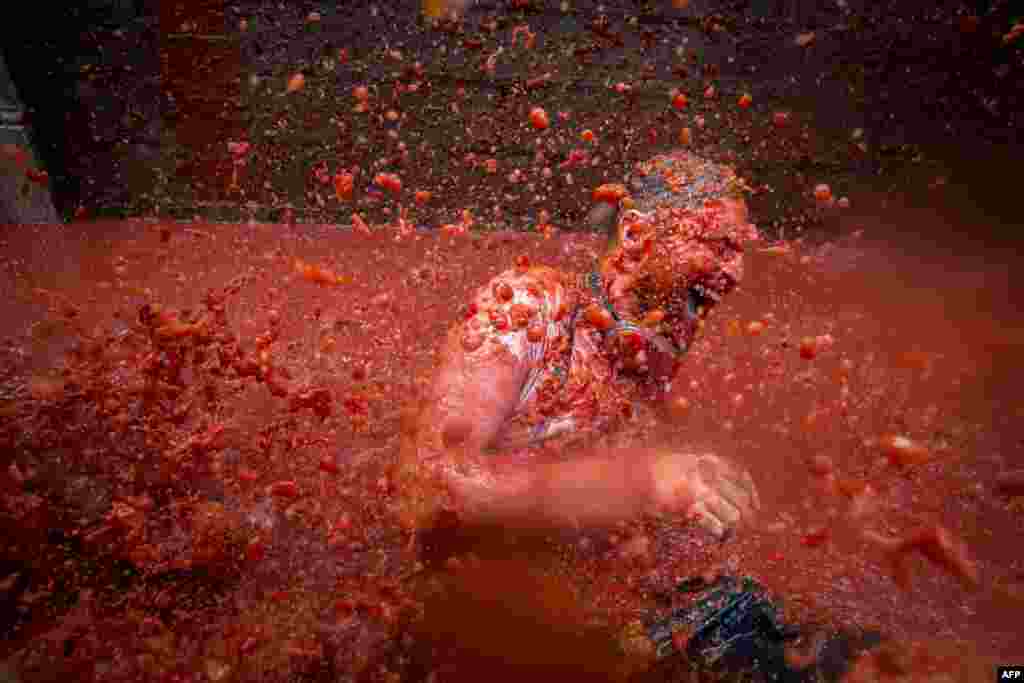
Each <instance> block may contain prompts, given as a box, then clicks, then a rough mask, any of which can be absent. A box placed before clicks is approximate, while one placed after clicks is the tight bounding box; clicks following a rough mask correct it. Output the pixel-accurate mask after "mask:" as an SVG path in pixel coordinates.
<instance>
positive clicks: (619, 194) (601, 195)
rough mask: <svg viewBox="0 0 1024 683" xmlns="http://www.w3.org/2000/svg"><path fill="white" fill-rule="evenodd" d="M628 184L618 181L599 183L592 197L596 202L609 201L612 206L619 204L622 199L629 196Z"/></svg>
mask: <svg viewBox="0 0 1024 683" xmlns="http://www.w3.org/2000/svg"><path fill="white" fill-rule="evenodd" d="M627 194H628V193H627V192H626V186H625V185H620V184H617V183H606V184H604V185H599V186H598V187H597V188H596V189H595V190H594V192H593V195H592V198H593V200H594V201H595V202H607V203H608V204H611V205H612V206H618V203H619V201H620V200H622V199H623V198H624V197H626V196H627Z"/></svg>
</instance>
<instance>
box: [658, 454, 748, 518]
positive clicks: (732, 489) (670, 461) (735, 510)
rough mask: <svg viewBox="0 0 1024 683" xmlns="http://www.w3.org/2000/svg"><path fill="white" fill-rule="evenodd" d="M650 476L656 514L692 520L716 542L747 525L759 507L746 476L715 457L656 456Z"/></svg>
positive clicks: (703, 455) (706, 455)
mask: <svg viewBox="0 0 1024 683" xmlns="http://www.w3.org/2000/svg"><path fill="white" fill-rule="evenodd" d="M651 474H652V477H653V480H654V496H653V497H654V507H655V510H656V511H657V512H659V513H662V514H682V515H692V516H695V517H696V518H697V521H698V522H699V523H700V525H701V526H703V527H704V528H705V529H707V530H708V531H710V532H711V533H713V534H714V535H715V536H717V537H718V538H723V537H724V536H726V535H727V534H728V533H730V532H731V531H732V530H733V529H735V528H736V527H738V526H740V525H742V524H745V523H748V522H750V521H751V520H752V519H753V517H754V515H755V514H756V513H757V511H758V510H759V509H760V507H761V501H760V499H759V498H758V495H757V487H756V486H755V485H754V480H753V479H752V478H751V477H750V473H748V472H746V471H744V470H740V469H739V468H737V467H735V466H733V465H731V464H729V463H728V462H727V461H725V460H723V459H722V458H719V457H718V456H715V455H710V454H693V453H667V454H663V455H659V456H658V457H657V458H656V459H655V460H654V461H653V463H652V465H651Z"/></svg>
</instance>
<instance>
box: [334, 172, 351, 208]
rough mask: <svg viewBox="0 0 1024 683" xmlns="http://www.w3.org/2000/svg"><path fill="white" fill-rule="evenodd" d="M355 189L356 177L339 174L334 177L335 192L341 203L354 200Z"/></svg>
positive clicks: (348, 174)
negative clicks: (353, 192)
mask: <svg viewBox="0 0 1024 683" xmlns="http://www.w3.org/2000/svg"><path fill="white" fill-rule="evenodd" d="M354 188H355V176H353V175H352V174H351V173H345V172H338V173H336V174H335V176H334V192H335V194H336V195H337V196H338V199H340V200H341V201H348V200H350V199H352V191H353V189H354Z"/></svg>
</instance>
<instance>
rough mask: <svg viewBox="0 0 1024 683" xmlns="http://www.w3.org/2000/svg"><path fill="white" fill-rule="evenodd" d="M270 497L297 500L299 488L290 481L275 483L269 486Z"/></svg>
mask: <svg viewBox="0 0 1024 683" xmlns="http://www.w3.org/2000/svg"><path fill="white" fill-rule="evenodd" d="M269 491H270V495H272V496H277V497H279V498H292V499H294V498H298V497H299V486H298V484H296V483H295V482H294V481H292V480H285V481H275V482H274V483H273V484H271V485H270V489H269Z"/></svg>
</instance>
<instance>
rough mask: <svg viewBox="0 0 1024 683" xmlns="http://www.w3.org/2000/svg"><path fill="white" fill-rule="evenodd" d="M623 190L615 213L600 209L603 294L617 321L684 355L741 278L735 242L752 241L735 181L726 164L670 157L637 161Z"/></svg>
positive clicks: (683, 155)
mask: <svg viewBox="0 0 1024 683" xmlns="http://www.w3.org/2000/svg"><path fill="white" fill-rule="evenodd" d="M630 187H631V188H632V191H631V192H630V193H629V194H628V195H627V194H625V192H623V193H622V196H620V197H619V198H618V201H617V205H618V206H617V207H616V210H614V211H613V212H612V213H608V212H607V211H606V210H604V213H605V215H604V216H603V219H604V222H605V224H606V225H607V226H608V230H609V241H608V250H607V252H606V253H605V256H604V257H603V259H602V262H601V275H602V277H603V280H604V285H605V288H606V292H605V294H606V296H607V297H608V301H609V303H610V304H611V305H612V307H613V308H614V310H615V311H616V313H617V314H618V316H619V317H621V318H623V319H625V320H630V321H633V322H635V323H637V324H638V325H639V326H640V327H642V328H644V329H646V330H650V331H651V332H653V333H656V334H657V335H659V336H660V337H663V338H665V339H668V340H670V341H671V342H672V343H673V344H674V345H675V347H676V348H677V349H680V350H685V349H686V348H688V347H689V345H690V343H691V342H692V341H693V338H694V336H695V335H696V332H697V328H698V325H699V319H700V317H701V316H703V315H704V314H706V313H707V311H708V310H709V309H710V308H711V307H712V306H714V305H715V304H716V303H718V302H719V301H720V300H721V299H722V297H724V296H725V295H726V294H728V293H729V292H730V291H731V290H732V289H733V288H734V287H735V286H736V284H737V283H738V282H739V280H740V278H741V277H742V275H743V244H744V243H745V242H746V241H748V240H752V239H757V230H756V228H754V226H753V225H751V224H750V223H749V221H748V216H747V209H746V204H745V202H744V201H743V195H742V189H743V185H742V182H741V181H740V180H739V179H738V178H737V177H736V176H735V174H734V173H733V172H732V170H731V169H729V168H727V167H724V166H720V165H718V164H712V163H710V162H706V161H704V160H702V159H699V158H697V157H694V156H692V155H690V154H687V153H685V152H677V153H674V154H671V155H663V156H658V157H655V158H653V159H651V160H650V161H648V162H645V163H644V164H641V165H640V166H639V167H638V168H637V173H636V174H635V175H634V176H633V178H632V179H631V181H630ZM623 190H624V188H623ZM609 194H611V193H609ZM600 213H601V211H598V210H595V212H594V213H592V214H591V217H592V219H595V218H598V219H599V218H602V216H600Z"/></svg>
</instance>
